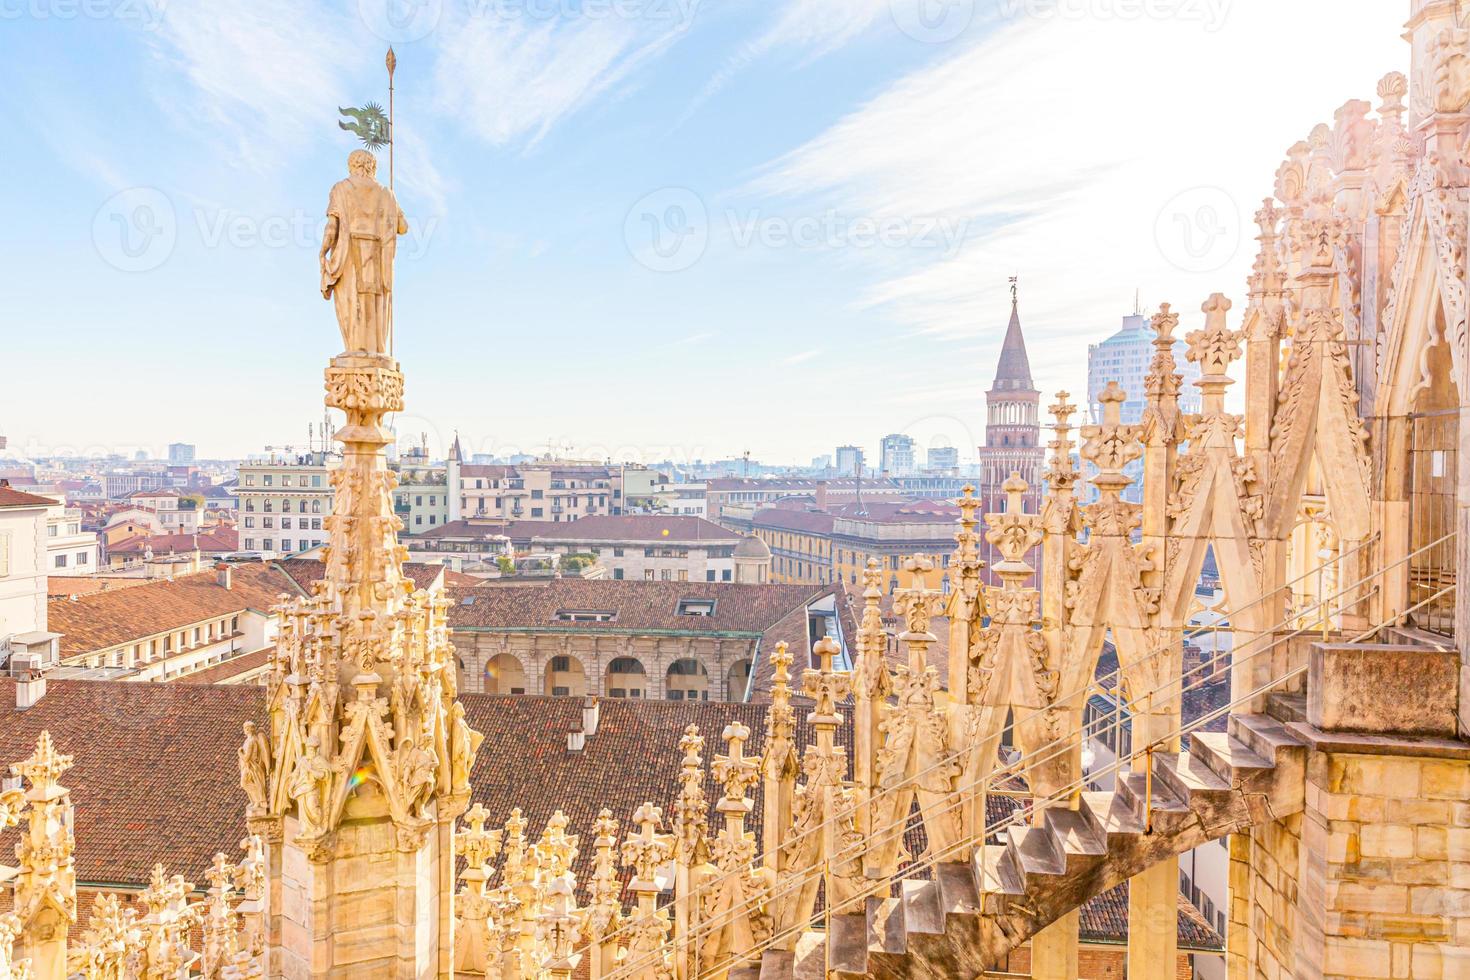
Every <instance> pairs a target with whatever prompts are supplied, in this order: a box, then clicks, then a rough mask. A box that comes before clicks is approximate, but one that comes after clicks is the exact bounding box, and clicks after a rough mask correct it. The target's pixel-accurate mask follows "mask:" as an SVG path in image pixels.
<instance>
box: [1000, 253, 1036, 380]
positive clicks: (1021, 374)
mask: <svg viewBox="0 0 1470 980" xmlns="http://www.w3.org/2000/svg"><path fill="white" fill-rule="evenodd" d="M990 390H991V391H1035V390H1036V386H1035V385H1034V384H1032V382H1031V359H1030V358H1029V357H1027V356H1026V338H1025V337H1024V336H1022V334H1021V313H1020V308H1019V301H1018V299H1017V296H1016V280H1015V279H1014V278H1013V279H1012V280H1011V322H1010V323H1009V324H1008V325H1007V326H1006V339H1005V341H1004V342H1003V343H1002V344H1001V347H1000V363H998V364H997V365H996V368H995V383H994V384H993V385H991V386H990Z"/></svg>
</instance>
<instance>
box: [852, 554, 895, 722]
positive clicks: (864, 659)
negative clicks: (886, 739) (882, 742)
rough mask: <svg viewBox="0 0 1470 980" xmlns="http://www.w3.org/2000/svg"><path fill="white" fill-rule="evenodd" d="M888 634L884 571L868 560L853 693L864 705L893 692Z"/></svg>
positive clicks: (865, 569) (876, 562) (864, 571)
mask: <svg viewBox="0 0 1470 980" xmlns="http://www.w3.org/2000/svg"><path fill="white" fill-rule="evenodd" d="M887 655H888V632H887V631H886V630H885V629H884V628H883V568H882V566H881V565H879V564H878V559H876V558H869V559H868V562H867V565H866V567H865V568H864V569H863V614H862V619H861V620H860V621H859V623H858V637H857V662H856V663H855V664H854V665H853V672H852V691H853V694H854V695H856V696H857V697H858V698H859V699H861V700H864V701H869V702H873V701H881V700H882V699H883V698H886V697H887V696H888V695H889V694H890V693H892V690H893V683H892V677H891V675H890V674H889V673H888V657H887Z"/></svg>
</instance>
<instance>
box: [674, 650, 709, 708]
mask: <svg viewBox="0 0 1470 980" xmlns="http://www.w3.org/2000/svg"><path fill="white" fill-rule="evenodd" d="M709 688H710V681H709V671H708V670H706V669H705V667H704V664H702V663H701V662H700V661H699V660H697V659H696V658H694V657H680V658H679V659H677V660H675V661H673V662H672V663H670V664H669V669H668V670H667V671H666V672H665V673H664V696H665V697H666V698H667V699H668V700H670V701H708V700H709V693H710V692H709Z"/></svg>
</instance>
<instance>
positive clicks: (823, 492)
mask: <svg viewBox="0 0 1470 980" xmlns="http://www.w3.org/2000/svg"><path fill="white" fill-rule="evenodd" d="M817 510H819V511H822V512H823V513H826V512H827V484H825V483H818V484H817Z"/></svg>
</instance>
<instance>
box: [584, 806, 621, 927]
mask: <svg viewBox="0 0 1470 980" xmlns="http://www.w3.org/2000/svg"><path fill="white" fill-rule="evenodd" d="M592 831H593V833H594V834H596V838H595V840H594V841H593V844H592V846H593V848H594V851H595V854H596V858H595V860H594V862H593V865H592V879H591V882H590V887H589V892H590V900H589V901H588V903H587V934H588V938H589V939H591V940H592V941H593V942H594V943H597V942H599V941H600V940H602V939H603V938H604V937H607V936H609V935H611V934H613V933H614V932H616V931H617V924H618V921H619V920H620V919H621V918H622V915H623V906H622V902H620V901H619V900H618V896H619V895H620V894H621V892H622V890H623V886H622V883H621V882H620V881H619V880H618V866H617V855H616V852H617V846H618V822H617V821H616V820H614V819H613V814H612V811H611V810H609V809H608V808H607V807H603V808H602V810H601V812H599V813H598V814H597V822H596V823H595V824H594V825H593V827H592Z"/></svg>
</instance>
